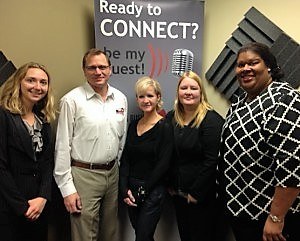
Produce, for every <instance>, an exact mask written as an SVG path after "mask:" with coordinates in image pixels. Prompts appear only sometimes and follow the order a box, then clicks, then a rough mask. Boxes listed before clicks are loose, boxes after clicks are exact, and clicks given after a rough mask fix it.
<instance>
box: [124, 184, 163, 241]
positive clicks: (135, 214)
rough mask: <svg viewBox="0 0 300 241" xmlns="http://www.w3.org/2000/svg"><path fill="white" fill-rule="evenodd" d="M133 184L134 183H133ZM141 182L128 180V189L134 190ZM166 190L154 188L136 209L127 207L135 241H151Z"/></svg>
mask: <svg viewBox="0 0 300 241" xmlns="http://www.w3.org/2000/svg"><path fill="white" fill-rule="evenodd" d="M133 182H134V183H133ZM140 184H142V182H139V181H138V180H135V181H133V180H130V186H131V187H130V188H131V189H136V188H137V187H138V186H139V185H140ZM165 196H166V188H165V187H164V186H162V185H159V186H157V187H155V188H154V189H153V190H152V191H151V192H150V193H149V194H148V196H147V198H146V200H145V202H143V203H141V204H138V206H137V207H128V214H129V219H130V222H131V225H132V227H133V228H134V230H135V236H136V239H135V240H136V241H153V240H154V238H153V236H154V233H155V229H156V226H157V223H158V221H159V219H160V216H161V212H162V207H163V203H164V200H165Z"/></svg>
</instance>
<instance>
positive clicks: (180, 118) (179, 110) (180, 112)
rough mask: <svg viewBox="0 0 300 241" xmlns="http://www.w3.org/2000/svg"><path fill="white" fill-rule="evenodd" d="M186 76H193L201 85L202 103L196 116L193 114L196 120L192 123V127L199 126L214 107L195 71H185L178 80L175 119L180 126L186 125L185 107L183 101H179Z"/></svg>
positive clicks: (196, 111)
mask: <svg viewBox="0 0 300 241" xmlns="http://www.w3.org/2000/svg"><path fill="white" fill-rule="evenodd" d="M184 78H191V79H193V80H195V81H196V82H197V83H198V85H199V87H200V92H201V96H200V103H199V105H198V107H197V109H196V110H195V112H194V116H193V119H194V122H193V124H192V127H197V128H198V127H199V126H200V124H201V122H202V121H203V119H204V117H205V115H206V113H207V111H208V110H212V109H213V108H212V106H211V105H210V104H209V103H208V101H207V97H206V93H205V89H204V87H203V84H202V81H201V78H200V77H199V76H198V75H197V74H196V73H195V72H193V71H187V72H185V73H183V75H182V76H181V77H180V79H179V81H178V85H177V91H176V99H175V103H174V119H175V121H176V123H177V125H179V126H180V127H183V126H184V108H183V105H182V103H181V102H180V101H179V95H178V91H179V86H180V84H181V82H182V80H183V79H184Z"/></svg>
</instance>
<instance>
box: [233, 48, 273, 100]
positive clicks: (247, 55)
mask: <svg viewBox="0 0 300 241" xmlns="http://www.w3.org/2000/svg"><path fill="white" fill-rule="evenodd" d="M235 71H236V76H237V79H238V81H239V84H240V86H241V88H242V89H244V90H245V91H246V92H247V94H248V98H250V99H253V98H255V97H256V96H258V95H259V94H260V93H261V92H262V91H263V90H264V89H266V88H267V87H268V85H269V84H270V83H271V82H272V78H271V74H270V73H269V70H268V67H267V66H266V64H265V62H264V61H263V59H262V58H261V57H260V56H259V55H258V54H256V53H255V52H253V51H250V50H248V51H245V52H241V53H240V54H239V55H238V58H237V66H236V69H235Z"/></svg>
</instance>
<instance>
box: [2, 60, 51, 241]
mask: <svg viewBox="0 0 300 241" xmlns="http://www.w3.org/2000/svg"><path fill="white" fill-rule="evenodd" d="M54 118H55V110H54V100H53V96H52V91H51V86H50V76H49V73H48V72H47V70H46V69H45V67H44V66H42V65H40V64H38V63H33V62H30V63H27V64H24V65H23V66H21V67H20V68H19V69H17V70H16V72H15V73H14V74H13V75H12V76H11V77H10V78H9V79H8V80H7V81H6V82H5V83H4V85H3V86H2V87H1V94H0V129H1V135H0V220H1V222H0V233H1V236H2V238H3V240H10V241H21V240H22V241H29V240H30V241H38V240H39V241H40V240H47V222H46V215H45V212H43V210H44V207H45V205H46V202H47V201H48V200H49V199H50V197H51V182H52V163H53V159H52V157H53V151H52V148H51V136H50V135H51V127H50V121H52V120H54Z"/></svg>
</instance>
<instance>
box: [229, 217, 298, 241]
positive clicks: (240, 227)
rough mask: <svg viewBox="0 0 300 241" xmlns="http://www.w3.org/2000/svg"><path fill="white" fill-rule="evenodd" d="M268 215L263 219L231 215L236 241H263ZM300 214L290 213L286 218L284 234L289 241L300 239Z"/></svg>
mask: <svg viewBox="0 0 300 241" xmlns="http://www.w3.org/2000/svg"><path fill="white" fill-rule="evenodd" d="M266 218H268V217H267V216H265V217H264V218H262V219H261V220H251V219H248V218H241V217H231V218H230V220H231V221H230V223H231V226H232V230H233V234H234V236H235V239H236V241H253V240H255V241H256V240H257V241H262V240H263V239H262V236H263V229H264V225H265V222H266ZM299 225H300V214H299V213H298V214H292V213H288V214H287V215H286V217H285V220H284V228H283V232H282V234H283V236H285V237H286V240H287V241H299V240H300V231H299V227H300V226H299Z"/></svg>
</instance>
